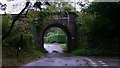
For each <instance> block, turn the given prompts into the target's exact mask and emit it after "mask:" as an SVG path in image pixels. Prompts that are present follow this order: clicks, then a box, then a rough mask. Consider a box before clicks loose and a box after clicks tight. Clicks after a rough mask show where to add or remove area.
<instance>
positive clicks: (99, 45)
mask: <svg viewBox="0 0 120 68" xmlns="http://www.w3.org/2000/svg"><path fill="white" fill-rule="evenodd" d="M119 6H120V3H117V2H116V3H115V2H114V3H108V2H101V3H99V2H98V3H96V2H93V3H92V4H91V5H90V6H88V7H87V8H85V9H83V10H82V13H77V14H78V17H77V19H76V21H77V40H76V41H77V46H78V48H77V50H75V51H73V54H75V55H84V56H120V53H119V50H120V48H119V45H120V43H119V41H120V39H119V34H120V33H119V32H118V31H119V30H120V28H119V26H118V22H119V21H120V19H119V16H120V13H119V12H120V10H119V9H120V8H119Z"/></svg>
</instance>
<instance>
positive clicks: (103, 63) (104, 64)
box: [98, 61, 108, 66]
mask: <svg viewBox="0 0 120 68" xmlns="http://www.w3.org/2000/svg"><path fill="white" fill-rule="evenodd" d="M98 62H99V63H101V64H102V65H103V66H108V65H107V64H106V63H105V62H103V61H98Z"/></svg>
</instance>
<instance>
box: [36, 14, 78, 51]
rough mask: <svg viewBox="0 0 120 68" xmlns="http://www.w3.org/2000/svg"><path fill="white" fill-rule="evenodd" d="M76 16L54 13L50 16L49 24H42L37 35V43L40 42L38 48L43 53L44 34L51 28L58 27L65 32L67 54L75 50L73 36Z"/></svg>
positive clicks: (74, 34)
mask: <svg viewBox="0 0 120 68" xmlns="http://www.w3.org/2000/svg"><path fill="white" fill-rule="evenodd" d="M76 16H77V15H76V14H75V13H73V12H69V13H64V14H61V13H54V14H53V15H51V19H52V20H51V23H50V24H45V23H44V24H42V29H41V30H40V31H39V33H38V36H39V37H38V38H39V39H38V41H39V42H40V43H39V45H40V48H41V49H43V51H44V41H43V40H44V39H43V37H44V33H45V31H46V30H47V29H49V28H51V27H58V28H61V29H63V30H64V31H65V33H66V34H67V35H68V36H67V37H69V38H68V39H67V47H68V52H71V51H72V50H74V49H75V47H76V44H75V36H76V21H75V18H76Z"/></svg>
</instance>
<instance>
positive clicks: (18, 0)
mask: <svg viewBox="0 0 120 68" xmlns="http://www.w3.org/2000/svg"><path fill="white" fill-rule="evenodd" d="M35 1H36V0H30V2H32V4H34V2H35ZM37 1H38V0H37ZM39 1H43V0H39ZM44 1H48V0H44ZM49 1H51V2H53V1H58V0H49ZM60 1H66V2H68V1H72V2H80V1H82V2H84V1H86V0H60ZM89 1H90V2H92V1H93V0H89ZM95 1H103V2H104V1H105V2H107V1H108V2H113V1H120V0H95ZM0 2H1V3H2V4H6V5H7V8H6V13H8V14H18V13H19V12H20V11H21V10H22V9H23V8H24V6H25V3H26V0H0ZM72 5H73V6H75V7H76V10H77V11H80V6H78V5H75V3H73V4H72ZM0 8H1V7H0ZM0 14H4V11H2V10H0Z"/></svg>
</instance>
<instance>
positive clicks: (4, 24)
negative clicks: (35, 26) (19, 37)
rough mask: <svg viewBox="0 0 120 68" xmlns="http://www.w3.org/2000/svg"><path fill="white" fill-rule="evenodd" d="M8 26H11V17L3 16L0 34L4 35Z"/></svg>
mask: <svg viewBox="0 0 120 68" xmlns="http://www.w3.org/2000/svg"><path fill="white" fill-rule="evenodd" d="M10 24H11V16H10V15H3V16H2V30H3V31H4V32H2V33H3V34H5V33H6V32H7V31H8V29H9V28H10Z"/></svg>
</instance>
